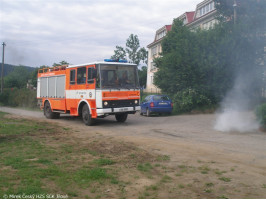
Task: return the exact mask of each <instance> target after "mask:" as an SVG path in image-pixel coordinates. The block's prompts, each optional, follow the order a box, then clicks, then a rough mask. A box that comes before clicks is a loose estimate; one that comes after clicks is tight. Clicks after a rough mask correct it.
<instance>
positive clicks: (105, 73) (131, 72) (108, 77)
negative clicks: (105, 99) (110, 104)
mask: <svg viewBox="0 0 266 200" xmlns="http://www.w3.org/2000/svg"><path fill="white" fill-rule="evenodd" d="M100 71H101V76H100V77H101V87H102V88H116V89H123V88H125V89H136V88H139V81H138V75H137V67H136V66H130V65H101V66H100Z"/></svg>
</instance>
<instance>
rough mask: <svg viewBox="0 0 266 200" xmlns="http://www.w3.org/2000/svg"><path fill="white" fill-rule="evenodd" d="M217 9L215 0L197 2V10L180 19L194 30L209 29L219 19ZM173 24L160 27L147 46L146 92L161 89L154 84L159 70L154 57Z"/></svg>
mask: <svg viewBox="0 0 266 200" xmlns="http://www.w3.org/2000/svg"><path fill="white" fill-rule="evenodd" d="M216 13H217V12H216V9H215V6H214V1H213V0H204V1H202V2H201V3H199V4H197V6H196V10H195V11H191V12H185V13H184V14H182V15H180V16H179V17H178V19H180V20H181V21H183V23H184V25H185V26H187V27H189V28H190V29H191V30H192V31H193V30H196V29H205V30H208V29H210V28H212V27H214V25H215V24H216V23H218V21H217V20H216V19H215V16H216ZM171 28H172V25H165V26H163V27H162V28H160V29H158V30H157V31H156V34H155V38H154V41H153V42H152V43H151V44H149V45H148V46H147V48H148V67H147V84H146V92H151V93H158V92H160V89H159V88H157V87H156V86H155V85H154V82H153V81H154V73H155V72H156V71H157V69H156V66H155V65H154V62H153V60H154V58H156V57H158V56H159V55H160V53H161V52H162V46H161V42H162V39H163V37H164V36H165V35H166V33H167V32H168V31H170V30H171Z"/></svg>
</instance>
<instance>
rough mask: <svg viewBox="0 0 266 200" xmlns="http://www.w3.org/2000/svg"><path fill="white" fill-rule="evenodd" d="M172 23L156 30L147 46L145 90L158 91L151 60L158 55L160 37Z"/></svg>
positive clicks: (162, 36) (154, 68)
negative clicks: (152, 39)
mask: <svg viewBox="0 0 266 200" xmlns="http://www.w3.org/2000/svg"><path fill="white" fill-rule="evenodd" d="M171 28H172V25H165V26H163V27H162V28H160V29H159V30H157V31H156V34H155V37H154V41H153V42H152V43H151V44H149V45H148V46H147V48H148V67H147V84H146V92H151V93H159V92H160V89H159V88H157V87H156V86H155V85H154V82H153V81H154V73H155V72H156V71H157V68H156V67H155V64H154V62H153V60H154V58H156V57H158V56H159V55H160V53H161V52H162V45H161V42H162V39H163V38H164V36H165V35H166V34H167V32H168V31H170V30H171Z"/></svg>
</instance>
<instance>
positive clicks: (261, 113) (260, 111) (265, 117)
mask: <svg viewBox="0 0 266 200" xmlns="http://www.w3.org/2000/svg"><path fill="white" fill-rule="evenodd" d="M256 116H257V119H258V120H259V122H260V124H261V126H262V127H263V128H264V129H265V128H266V103H264V104H261V105H259V106H258V107H257V108H256Z"/></svg>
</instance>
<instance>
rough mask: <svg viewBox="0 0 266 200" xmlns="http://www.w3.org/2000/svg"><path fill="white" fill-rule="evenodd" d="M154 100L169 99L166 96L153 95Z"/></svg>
mask: <svg viewBox="0 0 266 200" xmlns="http://www.w3.org/2000/svg"><path fill="white" fill-rule="evenodd" d="M153 100H154V101H169V100H170V99H169V97H168V96H154V97H153Z"/></svg>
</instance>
